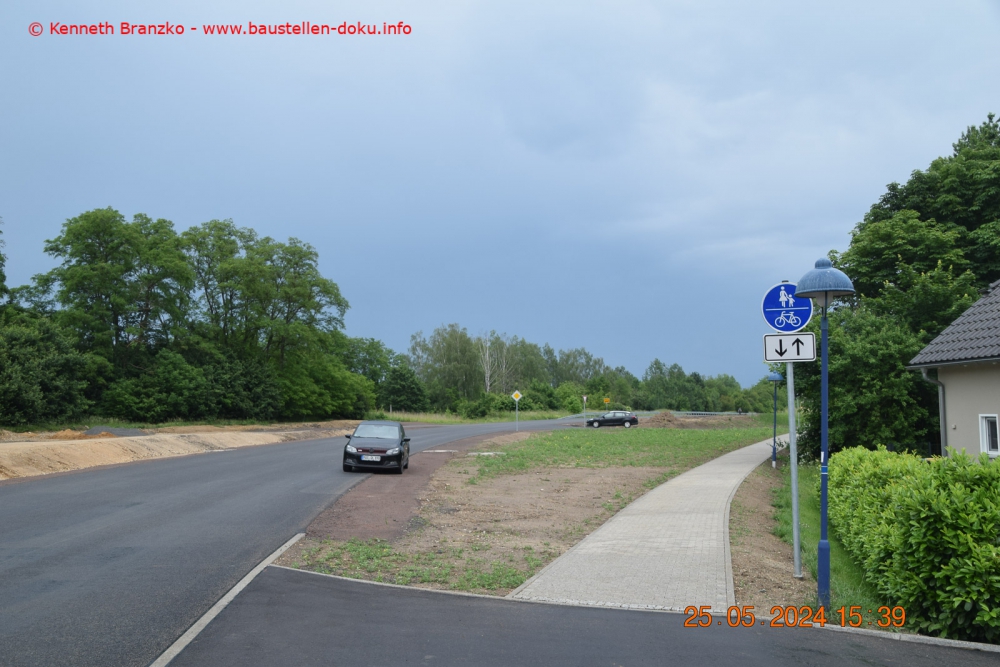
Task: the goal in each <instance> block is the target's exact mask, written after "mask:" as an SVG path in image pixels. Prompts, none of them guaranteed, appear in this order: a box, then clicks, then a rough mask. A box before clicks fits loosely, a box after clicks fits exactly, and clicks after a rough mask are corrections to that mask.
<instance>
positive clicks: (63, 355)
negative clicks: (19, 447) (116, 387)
mask: <svg viewBox="0 0 1000 667" xmlns="http://www.w3.org/2000/svg"><path fill="white" fill-rule="evenodd" d="M74 342H75V337H74V336H73V334H72V332H70V331H66V330H63V329H60V328H59V327H58V326H57V325H56V324H55V323H53V322H52V321H50V320H48V319H47V318H44V317H38V316H36V315H32V314H30V313H23V312H18V311H17V310H15V309H14V308H12V307H7V308H6V309H4V312H0V424H9V425H21V424H33V423H39V422H54V421H62V420H70V419H75V418H78V417H81V416H83V415H84V414H85V413H86V412H87V410H88V409H89V408H90V406H91V401H90V400H88V399H87V389H88V387H89V386H90V384H91V383H92V382H97V381H100V380H102V379H103V378H104V377H106V376H107V375H108V374H109V373H110V365H109V364H108V362H107V361H105V360H104V359H103V358H101V357H97V356H94V355H88V354H81V353H80V352H78V351H77V350H76V349H75V347H74Z"/></svg>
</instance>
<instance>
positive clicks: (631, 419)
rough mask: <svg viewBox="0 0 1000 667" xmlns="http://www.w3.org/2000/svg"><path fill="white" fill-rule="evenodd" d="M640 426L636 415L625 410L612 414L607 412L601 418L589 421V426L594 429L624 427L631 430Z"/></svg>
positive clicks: (613, 411) (615, 411) (612, 412)
mask: <svg viewBox="0 0 1000 667" xmlns="http://www.w3.org/2000/svg"><path fill="white" fill-rule="evenodd" d="M638 424H639V418H638V417H636V416H635V414H634V413H631V412H626V411H625V410H612V411H611V412H605V413H604V414H603V415H601V416H600V417H594V418H593V419H588V420H587V426H592V427H593V428H599V427H601V426H624V427H625V428H631V427H633V426H637V425H638Z"/></svg>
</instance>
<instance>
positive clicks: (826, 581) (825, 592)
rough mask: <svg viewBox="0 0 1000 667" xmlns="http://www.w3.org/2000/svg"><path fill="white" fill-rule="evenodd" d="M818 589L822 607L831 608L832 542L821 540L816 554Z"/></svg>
mask: <svg viewBox="0 0 1000 667" xmlns="http://www.w3.org/2000/svg"><path fill="white" fill-rule="evenodd" d="M816 584H817V586H816V588H817V592H818V593H819V604H820V606H821V607H826V608H827V609H829V608H830V541H829V540H820V541H819V551H818V553H817V554H816Z"/></svg>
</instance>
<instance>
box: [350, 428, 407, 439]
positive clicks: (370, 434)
mask: <svg viewBox="0 0 1000 667" xmlns="http://www.w3.org/2000/svg"><path fill="white" fill-rule="evenodd" d="M354 437H355V438H383V439H385V440H395V439H396V438H398V437H399V427H398V426H393V425H392V424H361V425H360V426H358V428H357V430H356V431H354Z"/></svg>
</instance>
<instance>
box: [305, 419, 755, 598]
mask: <svg viewBox="0 0 1000 667" xmlns="http://www.w3.org/2000/svg"><path fill="white" fill-rule="evenodd" d="M770 433H771V429H770V427H769V426H757V427H752V428H732V429H714V430H686V429H642V428H638V429H635V428H633V429H628V430H626V429H623V428H618V429H598V430H592V429H582V428H580V429H566V430H561V431H556V432H552V433H545V434H536V435H534V436H532V437H531V438H529V439H527V440H523V441H520V442H516V443H510V444H507V445H503V446H502V447H499V448H496V451H502V452H504V454H503V455H501V456H491V457H475V458H472V459H462V462H461V466H462V467H463V468H469V477H468V484H469V485H472V486H473V487H475V486H477V485H479V484H482V483H484V482H485V481H486V480H487V479H489V478H493V477H498V476H501V475H519V474H523V473H527V472H531V471H532V470H533V469H538V468H550V469H551V468H566V467H588V468H605V467H627V466H641V467H650V468H659V469H661V470H662V472H661V473H660V474H659V475H655V474H654V475H653V476H652V478H651V479H649V480H648V481H647V482H646V483H645V486H646V487H647V488H652V487H655V486H657V485H659V484H661V483H663V482H664V481H666V480H667V479H670V478H671V477H673V476H675V475H678V474H680V473H682V472H684V471H685V470H689V469H691V468H693V467H695V466H698V465H701V464H702V463H705V462H707V461H709V460H711V459H713V458H716V457H718V456H721V455H722V454H725V453H727V452H731V451H733V450H735V449H738V448H740V447H743V446H745V445H748V444H752V443H754V442H759V441H760V440H764V439H766V438H767V437H768V436H769V435H770ZM546 481H548V480H546ZM466 488H468V487H466ZM476 492H478V491H476ZM630 500H631V497H630V496H629V497H624V496H622V495H621V494H615V496H614V497H613V498H611V499H610V500H609V501H608V502H606V503H604V504H603V505H602V511H601V513H600V514H599V515H598V516H594V517H591V518H589V519H586V520H585V521H584V524H585V525H568V524H567V525H558V530H560V531H566V532H567V533H576V534H577V535H578V536H583V535H586V534H587V533H589V532H590V531H591V530H593V529H594V528H596V527H597V525H600V523H602V522H603V521H605V520H607V519H608V518H610V517H611V516H613V515H614V513H615V512H617V511H619V510H620V509H622V508H623V507H624V506H625V505H627V504H628V502H629V501H630ZM500 511H502V510H500ZM469 539H470V540H479V541H472V542H470V543H463V544H459V545H454V544H451V543H449V544H447V545H440V548H436V549H434V550H431V551H423V552H420V553H410V552H406V553H403V552H401V551H397V550H395V549H394V548H393V545H392V544H391V543H389V542H386V541H384V540H368V541H361V540H349V541H346V542H331V541H324V542H322V543H319V544H317V545H315V546H313V547H311V548H309V549H308V550H305V551H303V553H302V554H301V556H300V557H299V559H298V562H296V563H295V566H296V567H301V568H304V569H308V570H313V571H316V572H323V573H326V574H336V575H340V576H345V577H352V578H358V579H366V580H369V581H381V582H389V583H396V584H425V585H432V586H435V587H441V588H448V589H451V590H460V591H473V592H481V593H487V594H489V593H495V594H503V593H504V592H506V591H509V590H512V589H514V588H516V587H517V586H520V585H521V584H522V583H524V582H525V581H526V580H527V579H528V578H529V577H531V576H532V575H534V574H535V572H537V571H538V570H539V569H540V568H541V567H543V566H544V565H545V564H547V563H548V562H550V561H551V560H552V559H554V558H555V557H556V556H557V555H558V554H557V553H555V552H554V551H550V550H549V548H548V547H549V543H548V542H545V543H544V545H542V546H538V547H537V548H535V549H533V548H532V547H530V546H526V545H524V544H518V543H516V542H515V543H514V544H512V545H511V548H510V549H509V550H506V551H504V552H503V555H502V557H500V558H498V557H497V556H498V555H499V554H498V553H497V551H498V547H497V546H496V545H491V544H490V543H489V542H488V541H486V540H487V538H486V536H485V535H484V536H482V538H478V537H476V536H471V535H470V537H469ZM577 539H578V538H577Z"/></svg>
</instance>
